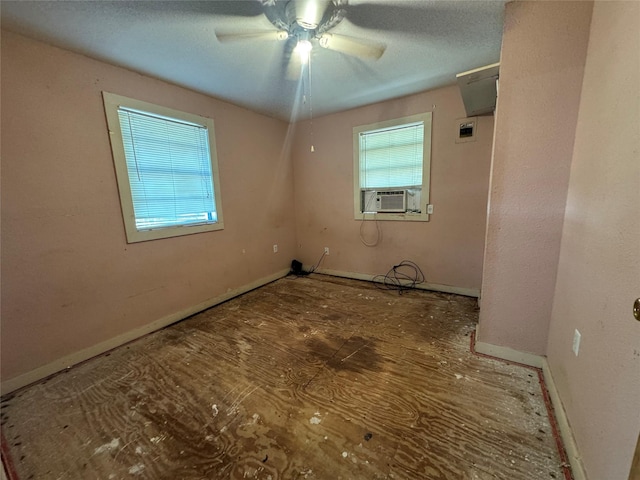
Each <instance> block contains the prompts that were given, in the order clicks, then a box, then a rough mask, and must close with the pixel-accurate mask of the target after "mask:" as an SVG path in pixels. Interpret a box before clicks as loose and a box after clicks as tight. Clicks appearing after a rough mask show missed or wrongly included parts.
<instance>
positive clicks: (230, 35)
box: [216, 30, 289, 43]
mask: <svg viewBox="0 0 640 480" xmlns="http://www.w3.org/2000/svg"><path fill="white" fill-rule="evenodd" d="M288 37H289V34H288V33H287V32H285V31H284V30H266V31H265V30H258V31H247V32H216V38H217V39H218V41H219V42H220V43H225V42H242V41H245V40H286V39H287V38H288Z"/></svg>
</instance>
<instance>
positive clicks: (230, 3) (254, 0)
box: [209, 0, 264, 17]
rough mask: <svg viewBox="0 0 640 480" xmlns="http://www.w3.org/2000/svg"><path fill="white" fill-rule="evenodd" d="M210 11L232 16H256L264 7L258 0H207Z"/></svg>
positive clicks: (261, 12)
mask: <svg viewBox="0 0 640 480" xmlns="http://www.w3.org/2000/svg"><path fill="white" fill-rule="evenodd" d="M209 5H210V6H211V12H212V13H214V14H216V15H228V16H232V17H257V16H258V15H262V14H263V13H264V8H263V7H262V4H261V3H260V2H259V1H258V0H251V1H240V2H239V1H237V0H235V1H234V0H216V1H215V2H209Z"/></svg>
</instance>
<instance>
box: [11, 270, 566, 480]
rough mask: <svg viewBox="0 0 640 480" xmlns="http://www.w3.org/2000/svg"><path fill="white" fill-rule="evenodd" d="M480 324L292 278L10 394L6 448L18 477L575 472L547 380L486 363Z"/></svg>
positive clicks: (419, 301) (523, 479) (526, 477)
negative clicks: (560, 442)
mask: <svg viewBox="0 0 640 480" xmlns="http://www.w3.org/2000/svg"><path fill="white" fill-rule="evenodd" d="M476 321H477V308H476V300H475V299H472V298H466V297H460V296H455V295H448V294H438V293H432V292H425V291H409V292H405V293H403V294H402V295H399V294H398V293H397V292H393V291H384V290H380V289H378V288H376V286H375V285H373V284H371V283H367V282H360V281H355V280H347V279H339V278H335V277H328V276H323V275H311V276H308V277H299V278H298V277H287V278H284V279H281V280H278V281H277V282H274V283H272V284H269V285H267V286H265V287H262V288H260V289H258V290H254V291H252V292H249V293H247V294H245V295H243V296H241V297H238V298H236V299H233V300H231V301H229V302H226V303H224V304H222V305H219V306H217V307H214V308H212V309H209V310H207V311H205V312H202V313H200V314H198V315H195V316H193V317H191V318H189V319H187V320H184V321H182V322H180V323H178V324H175V325H173V326H171V327H168V328H166V329H164V330H162V331H159V332H156V333H154V334H151V335H148V336H146V337H144V338H141V339H140V340H137V341H135V342H132V343H131V344H128V345H126V346H123V347H120V348H118V349H116V350H113V351H111V352H109V353H107V354H104V355H102V356H100V357H97V358H95V359H93V360H90V361H88V362H85V363H83V364H81V365H78V366H76V367H74V368H72V369H69V370H67V371H66V372H64V373H61V374H58V375H56V376H54V377H52V378H50V379H48V380H46V381H43V382H41V383H38V384H34V385H31V386H29V387H27V388H24V389H22V390H20V391H17V392H15V394H13V395H11V396H9V397H7V398H4V399H3V401H2V404H1V407H2V409H1V417H2V420H1V423H2V433H3V437H4V439H5V452H4V453H5V454H8V456H9V457H10V460H11V462H10V463H11V465H12V468H13V470H14V473H15V475H17V477H18V478H19V479H21V480H26V479H61V480H62V479H130V478H133V479H136V478H137V479H172V480H173V479H245V478H252V479H263V480H276V479H330V480H336V479H344V480H346V479H396V480H401V479H428V480H436V479H437V480H454V479H477V480H489V479H491V480H493V479H505V480H543V479H550V480H553V479H558V480H560V479H562V478H564V474H563V468H562V465H561V463H562V462H561V459H560V457H559V455H558V450H557V448H556V443H555V439H554V437H553V434H552V428H551V425H550V421H549V417H548V415H547V410H546V407H545V403H544V400H543V395H542V390H541V385H540V383H539V379H538V377H537V375H536V372H535V371H532V370H531V369H528V368H523V367H520V366H516V365H510V364H507V363H504V362H500V361H496V360H492V359H488V358H482V357H479V356H476V355H474V354H472V353H471V352H470V349H469V341H470V336H471V335H472V332H473V331H474V328H475V322H476ZM71 334H73V333H72V332H70V335H71Z"/></svg>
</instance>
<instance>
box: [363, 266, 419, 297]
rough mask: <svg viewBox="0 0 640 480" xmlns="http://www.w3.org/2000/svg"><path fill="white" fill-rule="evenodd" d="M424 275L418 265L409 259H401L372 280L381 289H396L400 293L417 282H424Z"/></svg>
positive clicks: (413, 286) (414, 285)
mask: <svg viewBox="0 0 640 480" xmlns="http://www.w3.org/2000/svg"><path fill="white" fill-rule="evenodd" d="M424 280H425V277H424V273H422V270H420V267H419V266H418V265H417V264H416V263H415V262H412V261H410V260H403V261H401V262H400V263H399V264H397V265H394V266H393V267H391V269H390V270H389V271H388V272H387V273H386V274H384V275H376V276H375V277H373V282H374V284H375V286H376V287H377V288H380V289H383V290H396V291H397V292H398V293H399V294H402V292H404V291H405V290H410V289H412V288H415V287H416V285H418V284H419V283H422V282H424Z"/></svg>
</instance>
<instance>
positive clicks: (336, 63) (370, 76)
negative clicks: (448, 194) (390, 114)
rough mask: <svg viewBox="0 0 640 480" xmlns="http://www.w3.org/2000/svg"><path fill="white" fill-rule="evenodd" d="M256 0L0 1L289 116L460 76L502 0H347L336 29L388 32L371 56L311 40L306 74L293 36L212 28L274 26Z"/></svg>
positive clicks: (95, 44) (194, 83)
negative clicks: (291, 71)
mask: <svg viewBox="0 0 640 480" xmlns="http://www.w3.org/2000/svg"><path fill="white" fill-rule="evenodd" d="M256 3H257V5H258V6H260V4H259V2H258V1H257V0H235V1H234V0H232V1H219V0H209V1H188V0H183V1H140V0H138V1H126V0H120V1H102V0H92V1H70V2H67V1H31V0H22V1H10V0H2V2H1V3H0V8H1V15H2V27H3V28H6V29H8V30H11V31H14V32H18V33H22V34H24V35H27V36H30V37H33V38H36V39H39V40H43V41H45V42H47V43H51V44H53V45H57V46H60V47H63V48H67V49H69V50H73V51H76V52H80V53H83V54H85V55H88V56H90V57H93V58H97V59H100V60H104V61H106V62H109V63H112V64H116V65H120V66H123V67H126V68H129V69H131V70H135V71H137V72H140V73H144V74H147V75H150V76H153V77H156V78H160V79H163V80H166V81H169V82H172V83H175V84H178V85H182V86H184V87H187V88H190V89H193V90H196V91H199V92H203V93H206V94H209V95H212V96H214V97H217V98H221V99H224V100H227V101H229V102H232V103H234V104H237V105H241V106H244V107H247V108H250V109H252V110H254V111H258V112H261V113H265V114H267V115H271V116H274V117H278V118H281V119H284V120H288V121H289V120H295V119H297V118H303V117H306V116H308V115H309V114H310V112H312V113H313V116H320V115H324V114H327V113H333V112H337V111H341V110H345V109H349V108H354V107H358V106H362V105H366V104H369V103H373V102H377V101H381V100H387V99H390V98H395V97H399V96H403V95H408V94H412V93H416V92H420V91H424V90H428V89H432V88H437V87H441V86H444V85H450V84H454V83H455V74H456V73H460V72H462V71H466V70H470V69H473V68H476V67H481V66H484V65H487V64H490V63H494V62H497V61H499V57H500V45H501V38H502V23H503V10H504V1H497V0H491V1H483V0H471V1H457V0H437V1H433V0H367V1H366V2H365V1H362V0H350V1H349V5H348V8H350V9H351V10H348V11H347V17H346V19H345V20H344V21H342V22H341V23H340V24H339V25H338V26H337V27H336V28H335V29H333V30H332V31H331V32H332V33H339V34H343V35H348V36H351V37H359V38H362V39H368V40H371V41H375V42H377V43H382V44H385V45H386V51H385V53H384V54H383V55H382V57H380V58H379V59H378V60H377V61H376V60H366V59H360V58H356V57H352V56H349V55H346V54H343V53H338V52H335V51H330V50H326V49H323V48H320V47H319V46H317V44H316V45H315V46H314V49H313V51H312V54H311V75H310V79H309V75H308V74H307V75H303V76H302V77H301V79H300V80H298V81H297V82H296V81H291V80H287V79H286V78H285V77H284V76H283V71H282V64H283V55H284V49H285V47H284V44H285V43H286V42H282V41H277V40H270V41H269V40H249V41H243V42H226V43H220V42H219V41H218V40H217V39H216V36H215V32H216V31H218V32H221V31H227V32H228V31H249V30H269V29H271V30H273V29H274V27H273V25H272V24H271V23H269V21H268V20H267V19H266V17H265V16H264V15H261V14H259V9H257V10H258V12H257V13H258V14H257V15H255V13H256V12H255V10H256V8H255V7H256ZM231 12H233V13H238V12H240V13H242V14H243V15H246V16H239V15H229V13H231ZM250 14H251V16H250ZM365 27H366V28H365Z"/></svg>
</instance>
